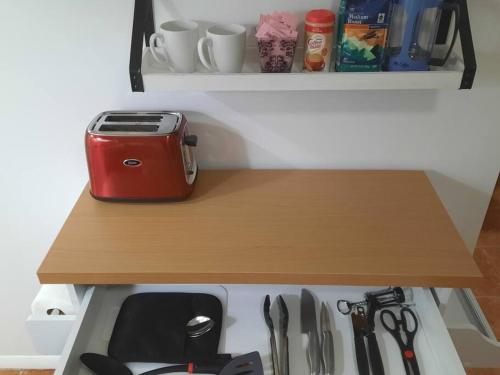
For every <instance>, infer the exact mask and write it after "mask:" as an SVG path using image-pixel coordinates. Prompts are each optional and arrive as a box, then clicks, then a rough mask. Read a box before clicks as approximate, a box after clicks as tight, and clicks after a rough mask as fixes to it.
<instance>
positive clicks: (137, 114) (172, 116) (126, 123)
mask: <svg viewBox="0 0 500 375" xmlns="http://www.w3.org/2000/svg"><path fill="white" fill-rule="evenodd" d="M182 116H183V115H182V113H179V112H167V111H152V112H151V111H107V112H102V113H100V114H99V115H97V116H96V117H95V118H94V119H93V120H92V122H91V123H90V125H89V126H88V127H87V133H89V134H95V135H108V136H120V137H127V136H128V137H134V136H147V137H154V136H164V135H168V134H172V133H175V132H176V131H177V129H179V126H180V124H181V122H182ZM141 127H143V129H142V130H143V131H141ZM103 128H105V130H102V129H103ZM113 128H114V129H113ZM111 129H113V130H111Z"/></svg>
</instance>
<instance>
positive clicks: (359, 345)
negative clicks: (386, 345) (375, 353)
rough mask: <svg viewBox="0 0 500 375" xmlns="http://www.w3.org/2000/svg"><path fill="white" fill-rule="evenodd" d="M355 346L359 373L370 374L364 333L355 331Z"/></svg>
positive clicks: (362, 374)
mask: <svg viewBox="0 0 500 375" xmlns="http://www.w3.org/2000/svg"><path fill="white" fill-rule="evenodd" d="M354 347H355V349H356V363H357V364H358V373H359V375H370V366H369V365H368V356H367V354H366V347H365V338H364V337H363V335H360V334H356V332H355V333H354Z"/></svg>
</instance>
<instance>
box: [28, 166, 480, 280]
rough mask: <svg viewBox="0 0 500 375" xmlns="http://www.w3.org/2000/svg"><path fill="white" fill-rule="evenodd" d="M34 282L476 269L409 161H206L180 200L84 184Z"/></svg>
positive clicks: (443, 275) (426, 274) (465, 272)
mask: <svg viewBox="0 0 500 375" xmlns="http://www.w3.org/2000/svg"><path fill="white" fill-rule="evenodd" d="M38 276H39V279H40V281H41V282H42V283H68V284H137V283H250V284H258V283H265V284H305V285H306V284H336V285H407V286H440V287H471V286H474V285H477V283H478V282H479V281H480V280H481V278H482V275H481V273H480V271H479V270H478V268H477V266H476V264H475V263H474V261H473V259H472V257H471V255H470V254H469V253H468V251H467V250H466V248H465V246H464V244H463V242H462V240H461V238H460V236H459V235H458V233H457V231H456V229H455V227H454V226H453V224H452V222H451V220H450V218H449V216H448V214H447V212H446V210H445V209H444V207H443V205H442V204H441V202H440V200H439V198H438V197H437V195H436V193H435V191H434V190H433V188H432V186H431V184H430V182H429V180H428V179H427V177H426V175H425V173H423V172H419V171H416V172H413V171H311V170H308V171H297V170H279V171H278V170H208V171H202V172H201V173H200V175H199V177H198V181H197V186H196V187H195V190H194V193H193V195H192V197H191V198H190V199H189V200H187V201H185V202H178V203H142V204H137V203H135V204H131V203H108V202H100V201H97V200H95V199H93V198H92V197H91V196H90V195H89V192H88V188H87V187H86V188H85V189H84V191H83V193H82V195H81V197H80V198H79V200H78V202H77V203H76V205H75V207H74V209H73V211H72V212H71V214H70V216H69V217H68V219H67V221H66V223H65V224H64V226H63V228H62V230H61V231H60V233H59V235H58V236H57V238H56V240H55V241H54V243H53V245H52V247H51V249H50V251H49V253H48V255H47V256H46V258H45V260H44V261H43V263H42V265H41V266H40V268H39V270H38Z"/></svg>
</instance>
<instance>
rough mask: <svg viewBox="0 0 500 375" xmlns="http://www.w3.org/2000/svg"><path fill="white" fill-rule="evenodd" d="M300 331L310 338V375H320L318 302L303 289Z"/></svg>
mask: <svg viewBox="0 0 500 375" xmlns="http://www.w3.org/2000/svg"><path fill="white" fill-rule="evenodd" d="M300 329H301V332H302V333H304V334H306V335H307V337H308V342H307V351H306V354H307V363H308V364H309V370H310V375H320V373H321V352H320V346H319V336H318V325H317V323H316V302H315V301H314V297H313V296H312V294H311V292H309V291H308V290H307V289H302V293H301V297H300Z"/></svg>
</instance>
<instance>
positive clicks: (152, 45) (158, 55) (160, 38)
mask: <svg viewBox="0 0 500 375" xmlns="http://www.w3.org/2000/svg"><path fill="white" fill-rule="evenodd" d="M157 40H158V41H160V42H161V43H160V44H158V45H159V46H160V45H162V44H165V38H164V37H163V35H161V34H160V33H154V34H151V36H150V37H149V48H150V49H151V54H152V55H153V57H154V59H155V60H156V61H158V62H159V63H160V64H168V58H167V56H166V52H165V54H162V53H159V52H157V51H156V49H157V48H158V47H156V41H157ZM163 50H164V51H165V49H163Z"/></svg>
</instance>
